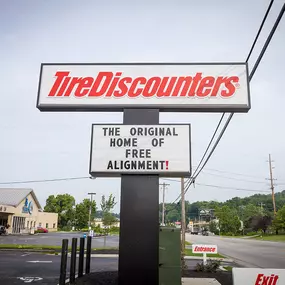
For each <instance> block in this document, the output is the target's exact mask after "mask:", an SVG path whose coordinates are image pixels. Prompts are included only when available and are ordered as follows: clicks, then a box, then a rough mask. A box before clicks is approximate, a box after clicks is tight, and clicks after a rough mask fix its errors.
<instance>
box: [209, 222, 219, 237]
mask: <svg viewBox="0 0 285 285" xmlns="http://www.w3.org/2000/svg"><path fill="white" fill-rule="evenodd" d="M209 230H210V232H211V233H214V234H215V235H218V234H219V229H218V223H217V222H216V221H211V222H210V223H209Z"/></svg>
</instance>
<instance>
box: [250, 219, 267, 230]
mask: <svg viewBox="0 0 285 285" xmlns="http://www.w3.org/2000/svg"><path fill="white" fill-rule="evenodd" d="M271 223H272V217H270V216H255V217H252V218H251V219H250V227H251V228H252V229H253V230H254V231H259V230H262V231H263V233H266V231H267V229H268V227H269V226H270V225H271Z"/></svg>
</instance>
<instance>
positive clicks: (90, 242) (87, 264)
mask: <svg viewBox="0 0 285 285" xmlns="http://www.w3.org/2000/svg"><path fill="white" fill-rule="evenodd" d="M91 244H92V236H90V237H88V238H87V249H86V267H85V273H86V274H88V273H90V259H91Z"/></svg>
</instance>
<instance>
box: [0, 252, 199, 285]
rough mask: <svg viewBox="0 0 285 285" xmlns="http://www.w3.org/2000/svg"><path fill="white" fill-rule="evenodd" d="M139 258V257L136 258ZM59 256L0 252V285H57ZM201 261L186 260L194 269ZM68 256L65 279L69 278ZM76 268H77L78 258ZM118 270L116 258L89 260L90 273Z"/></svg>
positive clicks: (189, 266)
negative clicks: (31, 284)
mask: <svg viewBox="0 0 285 285" xmlns="http://www.w3.org/2000/svg"><path fill="white" fill-rule="evenodd" d="M138 258H139V257H138ZM60 262H61V256H59V255H51V254H41V253H32V252H23V251H21V252H20V251H7V252H5V251H0V280H1V281H0V284H5V285H6V284H7V285H10V284H26V283H33V284H34V283H35V284H49V285H50V284H54V285H56V284H58V281H59V272H60ZM197 262H201V260H187V261H186V264H187V266H188V268H194V267H195V265H196V264H197ZM69 265H70V256H69V257H68V262H67V271H66V272H67V274H66V278H69ZM76 268H78V258H77V264H76ZM116 270H118V257H94V256H92V258H91V272H95V271H116Z"/></svg>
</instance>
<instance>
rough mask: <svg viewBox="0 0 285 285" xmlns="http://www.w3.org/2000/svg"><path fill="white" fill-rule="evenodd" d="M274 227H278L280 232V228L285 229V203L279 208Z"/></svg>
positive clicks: (277, 229)
mask: <svg viewBox="0 0 285 285" xmlns="http://www.w3.org/2000/svg"><path fill="white" fill-rule="evenodd" d="M273 227H274V228H275V229H276V233H278V231H279V230H285V205H284V206H283V207H282V208H281V209H280V210H278V212H277V214H276V216H275V218H274V220H273Z"/></svg>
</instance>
